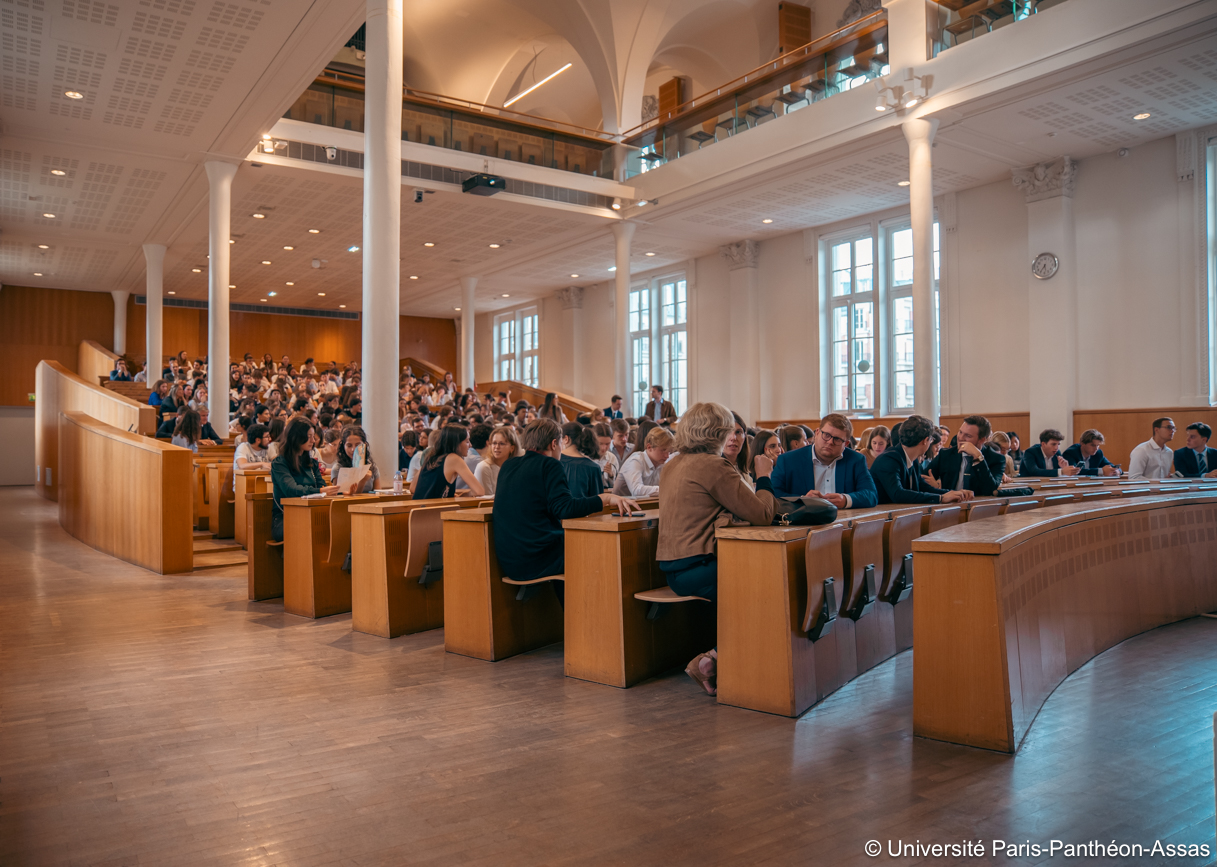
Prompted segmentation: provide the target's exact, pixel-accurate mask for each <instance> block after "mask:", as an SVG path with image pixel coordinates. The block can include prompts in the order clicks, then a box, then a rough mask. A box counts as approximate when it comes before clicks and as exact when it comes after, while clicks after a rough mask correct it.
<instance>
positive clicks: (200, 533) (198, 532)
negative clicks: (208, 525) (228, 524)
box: [194, 530, 215, 542]
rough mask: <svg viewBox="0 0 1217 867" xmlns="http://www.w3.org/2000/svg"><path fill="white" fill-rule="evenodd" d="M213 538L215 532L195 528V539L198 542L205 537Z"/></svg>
mask: <svg viewBox="0 0 1217 867" xmlns="http://www.w3.org/2000/svg"><path fill="white" fill-rule="evenodd" d="M213 538H215V533H212V532H209V531H207V530H195V531H194V541H196V542H201V541H203V540H205V539H213Z"/></svg>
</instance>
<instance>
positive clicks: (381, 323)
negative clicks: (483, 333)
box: [362, 0, 463, 475]
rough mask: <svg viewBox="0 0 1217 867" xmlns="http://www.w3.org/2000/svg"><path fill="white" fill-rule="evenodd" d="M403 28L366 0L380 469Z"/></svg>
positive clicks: (372, 409) (374, 422)
mask: <svg viewBox="0 0 1217 867" xmlns="http://www.w3.org/2000/svg"><path fill="white" fill-rule="evenodd" d="M402 27H403V21H402V0H368V9H367V59H366V63H367V78H366V81H367V90H366V91H365V93H364V134H363V139H364V165H363V393H362V397H363V428H364V430H365V431H366V432H367V434H368V446H369V448H370V449H371V451H372V454H373V455H377V456H378V459H379V461H380V464H381V466H384V467H392V466H395V465H396V461H397V458H396V455H397V380H398V374H399V371H398V364H399V363H400V356H399V351H398V349H399V347H398V342H399V339H400V334H401V262H400V258H401V95H402V90H401V88H402V33H403V31H402ZM462 312H463V311H462ZM390 475H391V474H390Z"/></svg>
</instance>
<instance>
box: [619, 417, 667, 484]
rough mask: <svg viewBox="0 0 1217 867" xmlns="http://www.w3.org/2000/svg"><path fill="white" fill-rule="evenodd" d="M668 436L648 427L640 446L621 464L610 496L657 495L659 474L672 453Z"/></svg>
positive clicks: (657, 428)
mask: <svg viewBox="0 0 1217 867" xmlns="http://www.w3.org/2000/svg"><path fill="white" fill-rule="evenodd" d="M672 443H673V438H672V434H671V433H669V432H668V431H667V430H665V429H664V428H661V427H652V428H651V432H650V433H648V434H647V436H646V441H645V442H644V444H643V445H644V447H643V449H642V450H641V451H636V452H634V453H633V454H632V455H630V456H629V457H628V458H626V459H625V463H624V464H622V465H621V472H619V473H618V474H617V481H616V482H615V483H614V484H613V493H615V494H617V495H618V496H625V497H633V498H634V499H638V498H639V497H653V496H655V495H656V494H658V493H659V471H660V470H661V469H663V465H664V464H665V463H666V462H667V460H668V457H669V456H670V455H671V454H672Z"/></svg>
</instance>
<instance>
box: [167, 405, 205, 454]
mask: <svg viewBox="0 0 1217 867" xmlns="http://www.w3.org/2000/svg"><path fill="white" fill-rule="evenodd" d="M202 433H203V425H202V423H201V422H200V421H199V414H198V413H197V412H195V411H194V410H192V409H191V408H190V407H188V406H185V405H183V407H182V412H181V415H179V416H178V420H177V429H176V430H175V431H174V432H173V438H172V439H171V440H170V442H171V443H173V444H174V445H175V446H181V447H182V448H184V449H190V450H191V451H192V452H194V453H195V454H198V453H199V442H200V441H201V440H202V438H203V436H202Z"/></svg>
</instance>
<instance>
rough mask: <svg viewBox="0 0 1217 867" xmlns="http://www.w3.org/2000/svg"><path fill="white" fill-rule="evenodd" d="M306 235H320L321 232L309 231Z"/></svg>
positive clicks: (317, 230)
mask: <svg viewBox="0 0 1217 867" xmlns="http://www.w3.org/2000/svg"><path fill="white" fill-rule="evenodd" d="M308 233H309V234H310V235H320V234H321V230H320V229H309V230H308Z"/></svg>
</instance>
